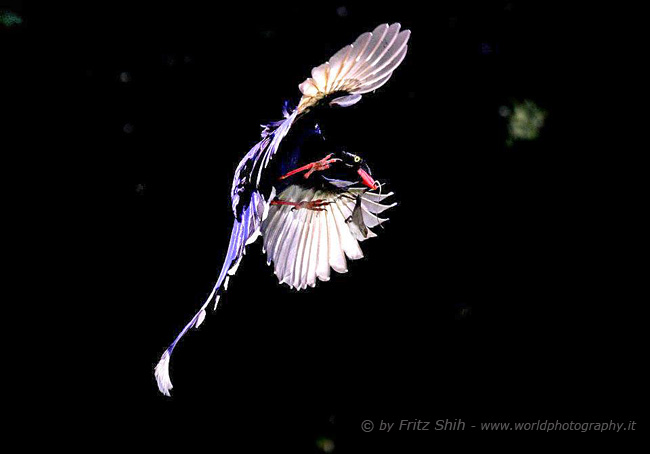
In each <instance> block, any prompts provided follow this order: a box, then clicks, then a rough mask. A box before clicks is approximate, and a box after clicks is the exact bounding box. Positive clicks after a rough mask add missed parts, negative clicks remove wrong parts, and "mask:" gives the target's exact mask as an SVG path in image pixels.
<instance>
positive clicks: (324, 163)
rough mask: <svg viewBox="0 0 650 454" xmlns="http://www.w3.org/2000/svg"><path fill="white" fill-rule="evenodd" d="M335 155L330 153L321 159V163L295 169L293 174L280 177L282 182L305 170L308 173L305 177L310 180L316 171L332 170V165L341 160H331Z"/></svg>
mask: <svg viewBox="0 0 650 454" xmlns="http://www.w3.org/2000/svg"><path fill="white" fill-rule="evenodd" d="M333 154H334V153H330V154H328V155H327V156H325V157H324V158H323V159H321V160H320V161H316V162H311V163H309V164H307V165H304V166H302V167H299V168H297V169H294V170H292V171H291V172H288V173H286V174H285V175H282V176H281V177H280V180H284V179H285V178H288V177H290V176H291V175H295V174H296V173H299V172H304V171H305V170H306V171H307V173H305V175H304V177H305V178H309V177H310V176H311V174H312V173H314V172H316V171H322V170H327V169H329V168H330V165H331V164H332V163H334V162H336V161H340V159H339V158H334V159H330V158H331V157H332V155H333Z"/></svg>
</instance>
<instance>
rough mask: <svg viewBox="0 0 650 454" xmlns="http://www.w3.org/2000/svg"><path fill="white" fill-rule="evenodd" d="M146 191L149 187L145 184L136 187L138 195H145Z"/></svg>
mask: <svg viewBox="0 0 650 454" xmlns="http://www.w3.org/2000/svg"><path fill="white" fill-rule="evenodd" d="M145 189H147V186H146V185H145V184H144V183H138V184H136V185H135V193H136V194H138V195H144V190H145Z"/></svg>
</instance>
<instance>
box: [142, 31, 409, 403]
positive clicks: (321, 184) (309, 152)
mask: <svg viewBox="0 0 650 454" xmlns="http://www.w3.org/2000/svg"><path fill="white" fill-rule="evenodd" d="M400 29H401V25H400V24H399V23H395V24H392V25H390V26H389V25H388V24H382V25H380V26H378V27H377V28H375V29H374V30H373V31H372V32H367V33H364V34H362V35H361V36H359V37H358V38H357V39H356V41H354V43H352V44H349V45H347V46H345V47H344V48H342V49H341V50H339V51H338V52H337V53H336V54H334V56H333V57H332V58H330V59H329V61H327V62H326V63H324V64H322V65H320V66H317V67H315V68H313V69H312V71H311V77H310V78H308V79H306V80H305V81H304V82H303V83H301V84H300V85H299V88H300V92H301V93H302V97H301V98H300V101H299V103H298V105H297V106H296V108H295V109H292V110H290V109H289V108H288V106H287V104H286V103H285V108H284V112H283V113H284V119H283V120H280V121H277V122H273V123H270V124H268V125H265V126H264V129H263V131H262V134H261V136H262V137H261V140H260V141H259V142H258V143H257V144H256V145H255V146H253V148H251V150H250V151H249V152H248V153H247V154H246V156H244V158H243V159H242V160H241V162H240V163H239V165H238V166H237V170H236V171H235V176H234V178H233V182H232V190H231V199H232V212H233V216H234V223H233V228H232V233H231V235H230V243H229V246H228V252H227V253H226V259H225V260H224V263H223V266H222V269H221V272H220V274H219V277H218V279H217V282H216V284H215V286H214V288H213V289H212V292H211V293H210V295H209V296H208V298H207V299H206V300H205V302H204V303H203V306H201V309H200V310H199V311H198V312H197V313H196V315H194V317H193V318H192V319H191V320H190V321H189V323H187V325H185V327H184V328H183V330H182V331H181V332H180V334H178V336H177V337H176V339H174V341H173V342H172V343H171V345H170V346H169V347H168V348H167V350H165V352H164V353H163V355H162V357H161V358H160V361H159V362H158V365H157V366H156V367H155V374H154V375H155V377H156V381H157V383H158V388H159V389H160V391H161V392H162V393H163V394H165V395H167V396H169V391H170V390H171V389H172V383H171V379H170V376H169V361H170V358H171V354H172V352H173V350H174V347H175V346H176V344H177V343H178V341H179V340H180V339H181V338H182V337H183V336H184V335H185V333H187V331H188V330H190V329H191V328H198V327H199V326H200V325H201V323H203V320H204V319H205V316H206V309H207V308H208V305H209V304H210V303H211V302H212V301H214V308H215V309H216V307H217V304H218V302H219V298H220V296H221V293H222V292H223V291H225V290H226V289H227V287H228V280H229V278H230V276H232V275H234V274H235V272H236V271H237V268H238V267H239V264H240V262H241V260H242V257H243V255H244V252H245V248H246V246H247V245H249V244H251V243H253V242H254V241H256V240H257V238H258V237H260V236H261V237H262V240H263V250H264V251H265V252H266V256H267V263H268V264H269V265H270V264H273V267H274V272H275V275H276V276H277V277H278V279H279V281H280V283H285V284H288V285H289V286H290V287H292V288H295V289H297V290H301V289H304V288H307V286H310V287H314V286H315V285H316V281H317V280H321V281H328V280H329V278H330V268H332V269H333V270H335V271H337V272H339V273H345V272H347V265H346V257H347V258H348V259H350V260H357V259H360V258H362V257H363V253H362V251H361V248H360V246H359V242H361V241H364V240H366V239H368V238H372V237H375V236H376V233H374V232H373V231H372V230H371V229H372V228H374V227H377V226H378V225H379V224H381V223H382V222H383V221H385V220H386V219H382V218H380V217H379V216H378V215H379V214H380V213H382V212H383V211H385V210H386V209H388V208H390V207H392V206H394V204H387V203H386V202H385V199H386V198H388V197H390V196H391V195H393V194H392V193H387V194H382V193H381V184H380V183H378V182H377V181H375V180H374V179H373V177H372V172H371V170H370V167H369V166H368V164H367V162H366V161H365V160H364V159H363V158H362V157H361V156H360V155H358V154H355V153H351V152H349V151H347V150H345V149H344V148H342V147H337V146H334V145H332V144H330V143H329V142H328V141H327V140H326V137H325V135H324V134H323V131H322V130H321V128H320V122H321V120H322V119H324V118H326V117H327V116H328V115H330V114H331V112H335V111H336V110H337V109H340V108H344V107H348V106H351V105H353V104H355V103H357V102H358V101H359V100H360V99H361V96H362V95H363V94H365V93H369V92H371V91H374V90H376V89H377V88H379V87H381V86H382V85H384V84H385V83H386V82H387V81H388V79H389V78H390V77H391V75H392V74H393V71H394V70H395V68H397V67H398V66H399V64H400V63H401V62H402V60H403V59H404V57H405V56H406V51H407V48H408V46H407V43H408V40H409V37H410V31H409V30H401V31H400Z"/></svg>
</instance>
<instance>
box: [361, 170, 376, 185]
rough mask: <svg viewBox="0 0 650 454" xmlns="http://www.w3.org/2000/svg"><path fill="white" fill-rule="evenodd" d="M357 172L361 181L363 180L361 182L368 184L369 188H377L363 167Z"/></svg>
mask: <svg viewBox="0 0 650 454" xmlns="http://www.w3.org/2000/svg"><path fill="white" fill-rule="evenodd" d="M357 173H358V174H359V176H360V177H361V181H363V184H365V185H366V186H368V187H369V188H370V189H377V183H375V180H373V179H372V177H371V176H370V175H368V172H366V171H365V170H363V169H358V170H357Z"/></svg>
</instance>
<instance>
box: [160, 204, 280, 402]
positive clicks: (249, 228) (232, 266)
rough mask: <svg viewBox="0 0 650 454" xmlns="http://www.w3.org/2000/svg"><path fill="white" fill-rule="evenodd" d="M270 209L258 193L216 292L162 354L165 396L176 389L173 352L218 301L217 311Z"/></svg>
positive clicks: (237, 228) (238, 228)
mask: <svg viewBox="0 0 650 454" xmlns="http://www.w3.org/2000/svg"><path fill="white" fill-rule="evenodd" d="M267 211H268V208H265V203H264V200H263V199H262V198H261V197H259V196H258V194H255V195H254V196H253V197H252V200H251V203H250V204H249V206H248V207H247V209H246V210H244V212H243V213H242V216H241V220H235V224H234V225H233V228H232V233H231V234H230V244H229V246H228V253H227V254H226V259H225V261H224V263H223V266H222V267H221V272H220V273H219V278H218V279H217V283H216V284H215V285H214V287H213V288H212V292H210V295H209V296H208V298H207V299H206V300H205V302H204V303H203V306H201V309H199V311H198V312H197V313H196V314H195V315H194V317H192V319H191V320H190V321H189V323H188V324H187V325H185V328H183V330H182V331H181V332H180V333H179V334H178V336H176V339H174V342H172V343H171V345H170V346H169V347H167V350H165V352H164V353H163V354H162V357H161V358H160V361H159V362H158V364H157V365H156V367H155V369H154V375H155V377H156V382H157V383H158V389H159V390H160V392H161V393H163V394H165V395H166V396H169V391H170V390H171V389H172V387H173V386H172V382H171V378H170V376H169V360H170V359H171V355H172V352H173V351H174V347H176V344H177V343H178V341H180V340H181V338H182V337H183V336H184V335H185V333H187V332H188V331H189V330H190V329H191V328H198V327H199V326H200V325H201V323H203V320H204V319H205V315H206V308H207V307H208V305H209V304H210V302H211V301H213V300H214V308H215V309H216V308H217V304H218V303H219V298H220V294H221V293H222V291H224V290H226V289H227V288H228V279H229V278H230V276H232V275H233V274H235V272H236V271H237V268H238V267H239V262H240V261H241V259H242V256H243V254H244V249H245V247H246V245H247V244H250V243H252V242H254V241H255V240H256V239H257V237H258V236H259V234H260V224H261V219H263V218H264V217H265V215H266V214H267ZM262 212H263V213H262Z"/></svg>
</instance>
